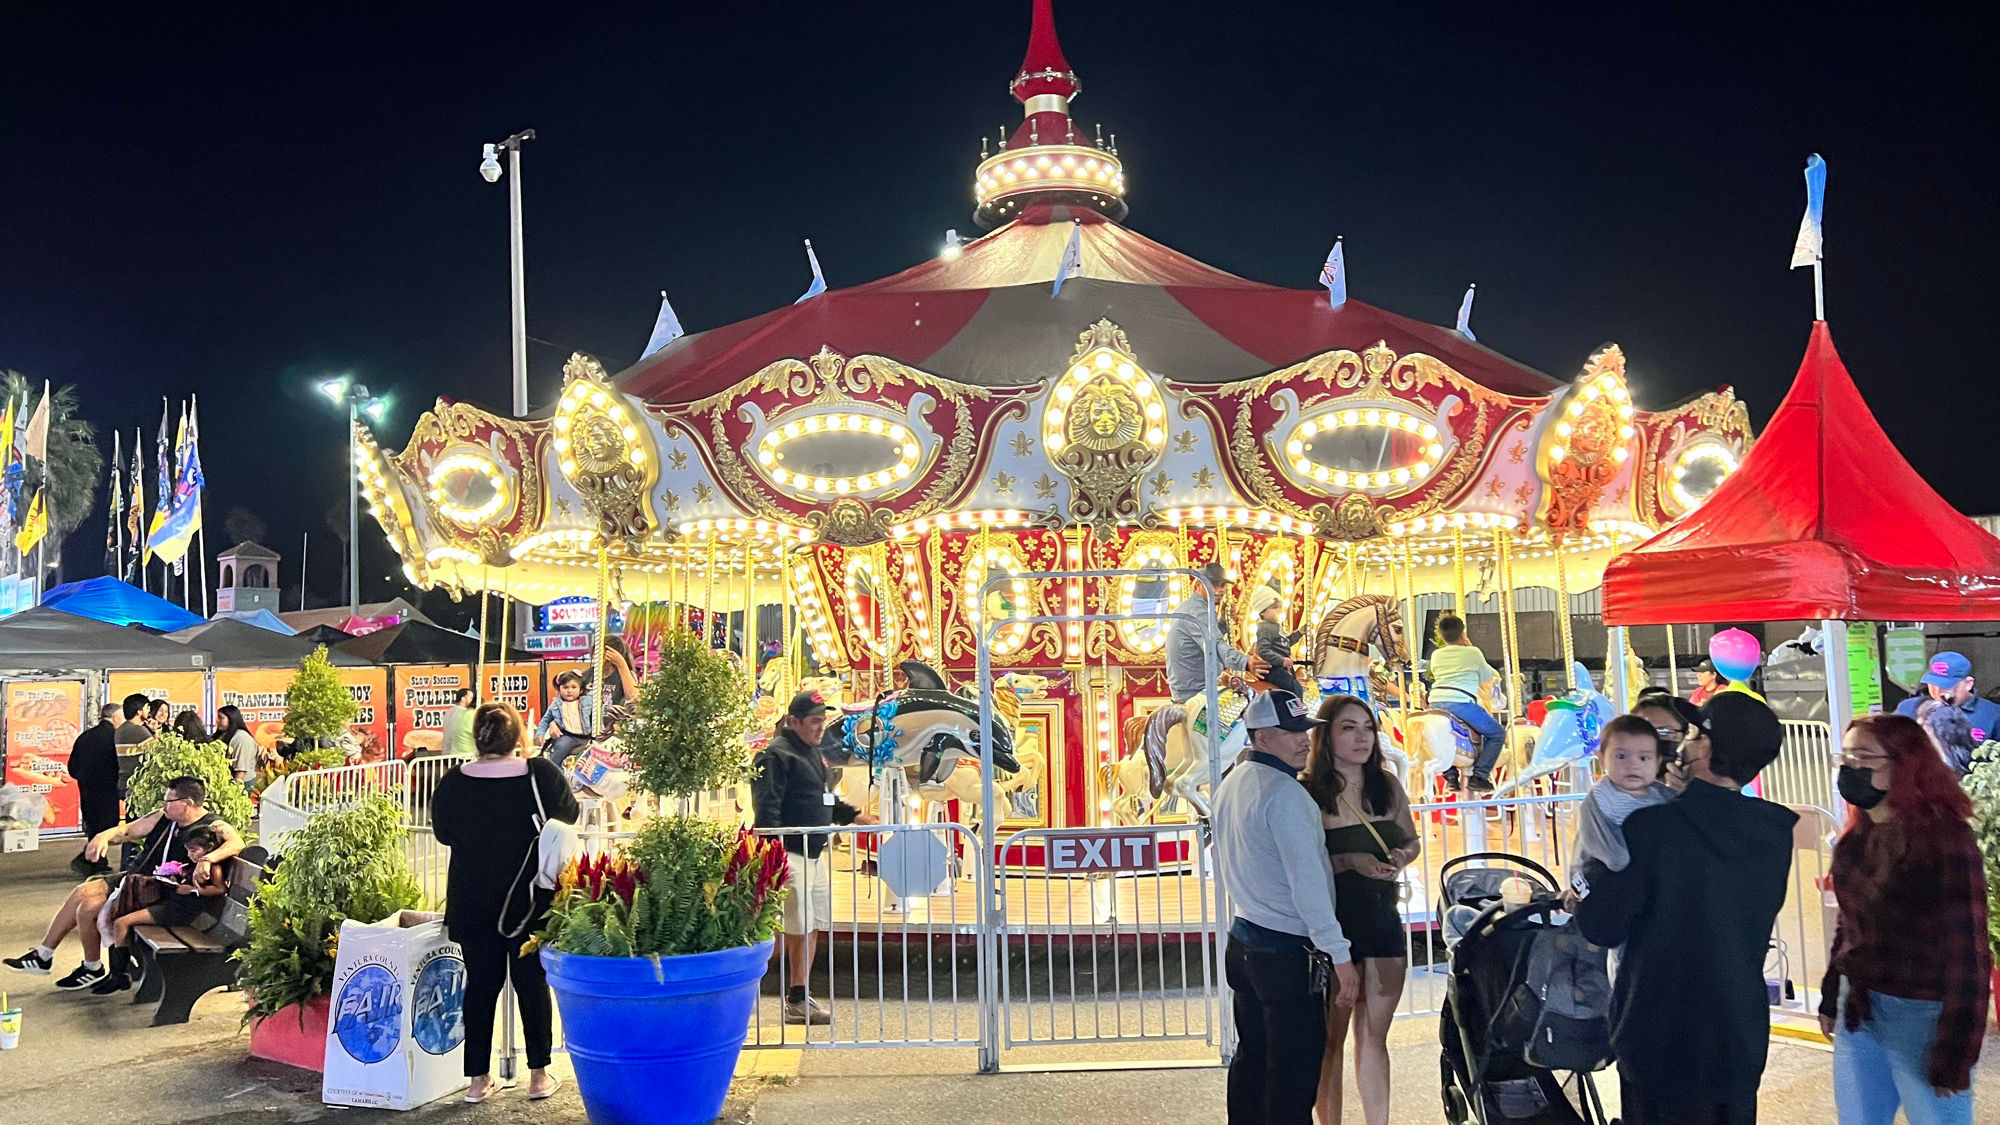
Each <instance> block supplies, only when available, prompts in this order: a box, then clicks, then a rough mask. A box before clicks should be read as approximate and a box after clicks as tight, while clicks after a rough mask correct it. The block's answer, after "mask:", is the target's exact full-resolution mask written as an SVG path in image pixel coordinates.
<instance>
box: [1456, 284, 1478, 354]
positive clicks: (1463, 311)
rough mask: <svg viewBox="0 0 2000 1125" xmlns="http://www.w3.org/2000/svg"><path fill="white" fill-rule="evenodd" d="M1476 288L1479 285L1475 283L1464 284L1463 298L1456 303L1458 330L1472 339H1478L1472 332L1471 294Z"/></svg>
mask: <svg viewBox="0 0 2000 1125" xmlns="http://www.w3.org/2000/svg"><path fill="white" fill-rule="evenodd" d="M1478 288H1479V286H1478V285H1476V284H1475V285H1468V286H1466V287H1465V300H1463V301H1460V302H1459V303H1458V330H1459V332H1461V333H1462V334H1464V336H1465V338H1466V339H1468V340H1473V341H1477V340H1478V339H1479V337H1477V336H1474V335H1473V334H1472V294H1473V292H1474V291H1475V290H1477V289H1478Z"/></svg>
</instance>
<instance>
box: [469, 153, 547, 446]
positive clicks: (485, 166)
mask: <svg viewBox="0 0 2000 1125" xmlns="http://www.w3.org/2000/svg"><path fill="white" fill-rule="evenodd" d="M534 139H535V131H534V130H533V129H523V130H521V131H520V132H518V133H515V134H514V135H513V136H511V137H508V138H507V139H506V140H504V141H501V142H500V143H499V144H492V145H487V146H486V148H485V151H484V152H483V153H481V159H480V161H479V174H480V175H482V176H484V177H486V182H487V183H489V184H490V183H495V182H497V181H498V180H499V179H500V154H499V150H500V149H503V148H504V149H506V150H507V170H508V171H509V172H511V173H513V174H512V175H511V176H509V177H508V179H507V216H508V220H509V226H510V228H511V230H510V238H509V245H510V247H511V250H512V257H513V267H514V417H516V418H525V417H527V416H528V267H527V263H526V261H525V259H524V257H523V254H522V247H521V142H522V141H532V140H534Z"/></svg>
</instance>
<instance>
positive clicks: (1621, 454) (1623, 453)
mask: <svg viewBox="0 0 2000 1125" xmlns="http://www.w3.org/2000/svg"><path fill="white" fill-rule="evenodd" d="M1611 456H1612V459H1614V460H1616V461H1619V462H1621V463H1622V462H1623V461H1624V460H1625V459H1626V458H1628V457H1630V456H1632V451H1631V450H1629V449H1627V448H1625V447H1624V446H1622V445H1621V446H1619V447H1618V448H1616V449H1614V450H1612V451H1611Z"/></svg>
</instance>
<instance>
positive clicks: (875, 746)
mask: <svg viewBox="0 0 2000 1125" xmlns="http://www.w3.org/2000/svg"><path fill="white" fill-rule="evenodd" d="M909 663H910V664H916V668H917V669H918V672H917V675H911V672H910V668H909V664H906V665H905V668H904V672H905V675H906V676H911V682H912V683H913V684H914V683H916V682H918V679H919V677H925V682H934V683H939V684H942V683H943V682H944V679H943V677H941V676H939V675H938V674H937V673H936V672H935V671H933V670H931V669H930V668H929V667H928V666H927V665H923V664H920V663H917V662H909ZM1003 701H1005V702H1003ZM994 702H995V704H996V705H997V706H998V707H999V709H1000V711H1001V714H1000V715H999V716H996V717H998V718H1001V719H1002V720H1003V721H1002V722H997V723H995V724H994V726H993V747H992V752H993V772H994V774H995V776H996V777H997V776H999V775H1000V774H1003V773H1018V772H1020V769H1021V763H1020V761H1019V760H1018V759H1016V758H1015V756H1014V731H1013V723H1012V721H1011V717H1010V716H1009V714H1008V711H1007V707H1006V705H1005V704H1006V703H1007V702H1013V696H1012V693H1004V692H1003V693H1000V694H998V695H996V696H995V697H994ZM829 743H832V746H829V745H828V744H829ZM979 751H980V738H979V701H978V700H976V699H971V698H968V697H966V696H964V695H960V694H959V693H957V692H954V691H950V690H945V689H942V688H934V687H909V688H903V689H900V690H897V691H890V692H885V693H883V694H882V695H881V696H880V697H878V698H877V699H876V701H875V703H874V704H873V705H872V706H869V707H866V708H864V709H862V710H860V711H858V712H855V713H851V714H848V715H845V716H843V717H842V718H840V719H838V720H835V721H832V722H829V723H827V727H826V735H825V737H824V738H823V739H822V740H821V743H820V753H821V755H822V756H823V757H826V758H827V759H828V760H829V761H834V760H837V759H845V760H848V761H854V762H858V763H860V764H863V765H866V766H868V767H870V768H871V769H881V768H883V767H887V766H895V767H898V768H900V769H902V771H903V773H904V777H905V780H907V781H908V783H909V786H910V789H911V791H912V792H914V793H915V794H917V795H918V796H919V797H925V798H932V799H936V798H938V797H941V796H943V795H944V793H945V790H944V782H945V780H946V779H947V778H949V777H950V776H951V775H952V773H953V772H955V771H956V770H958V769H959V768H960V766H961V765H962V764H963V763H965V762H966V761H968V760H969V761H970V762H971V763H972V767H973V769H974V771H975V772H977V770H978V762H979Z"/></svg>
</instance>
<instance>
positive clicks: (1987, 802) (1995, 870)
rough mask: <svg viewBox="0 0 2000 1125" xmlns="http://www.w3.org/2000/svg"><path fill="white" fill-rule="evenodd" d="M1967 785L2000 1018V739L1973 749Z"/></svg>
mask: <svg viewBox="0 0 2000 1125" xmlns="http://www.w3.org/2000/svg"><path fill="white" fill-rule="evenodd" d="M1964 784H1965V792H1966V793H1967V794H1968V795H1969V796H1970V797H1971V798H1972V833H1973V838H1974V839H1976V840H1977V841H1978V842H1979V853H1980V854H1981V855H1983V856H1985V857H1986V937H1987V940H1988V943H1989V944H1990V945H1991V947H1992V950H1993V1010H1994V1016H1995V1019H1996V1020H2000V742H1988V743H1985V744H1983V745H1981V746H1980V747H1979V748H1978V749H1977V750H1975V751H1973V753H1972V769H1971V771H1970V772H1968V773H1967V774H1966V775H1965V781H1964Z"/></svg>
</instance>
